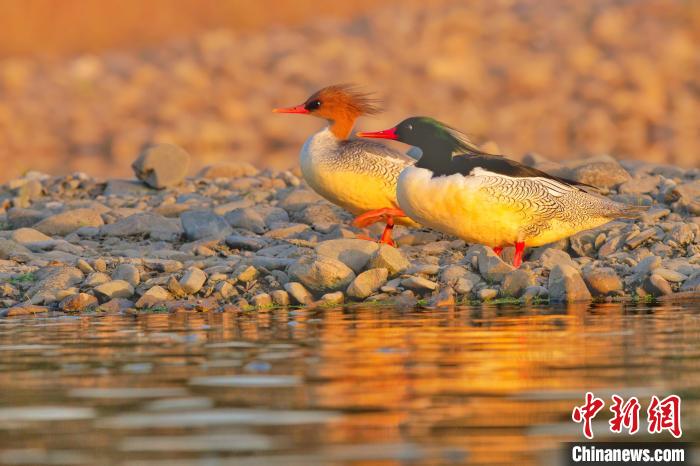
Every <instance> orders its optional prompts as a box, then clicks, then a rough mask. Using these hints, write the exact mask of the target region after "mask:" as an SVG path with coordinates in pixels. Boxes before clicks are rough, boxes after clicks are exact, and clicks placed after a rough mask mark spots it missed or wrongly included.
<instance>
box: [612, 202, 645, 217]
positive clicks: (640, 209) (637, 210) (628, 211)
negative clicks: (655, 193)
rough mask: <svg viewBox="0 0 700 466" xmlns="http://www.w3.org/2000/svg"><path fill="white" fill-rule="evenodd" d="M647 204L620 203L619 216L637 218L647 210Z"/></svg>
mask: <svg viewBox="0 0 700 466" xmlns="http://www.w3.org/2000/svg"><path fill="white" fill-rule="evenodd" d="M649 207H650V206H647V205H628V204H622V205H621V208H620V212H619V214H618V215H619V217H620V218H629V219H637V218H639V217H641V216H642V215H643V214H644V213H646V212H647V211H648V210H649Z"/></svg>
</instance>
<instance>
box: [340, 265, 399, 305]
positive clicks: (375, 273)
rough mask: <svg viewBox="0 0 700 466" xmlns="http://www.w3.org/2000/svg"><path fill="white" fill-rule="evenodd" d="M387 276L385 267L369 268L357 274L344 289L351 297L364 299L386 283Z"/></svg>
mask: <svg viewBox="0 0 700 466" xmlns="http://www.w3.org/2000/svg"><path fill="white" fill-rule="evenodd" d="M388 276H389V271H388V270H387V269H369V270H366V271H364V272H362V273H361V274H359V275H358V276H357V277H355V279H354V280H353V281H352V283H350V286H348V289H347V291H346V293H347V295H348V296H349V297H351V298H356V299H365V298H367V297H369V296H370V295H371V294H373V293H375V292H376V291H377V290H378V289H379V288H380V287H382V285H384V284H385V283H386V280H387V278H388Z"/></svg>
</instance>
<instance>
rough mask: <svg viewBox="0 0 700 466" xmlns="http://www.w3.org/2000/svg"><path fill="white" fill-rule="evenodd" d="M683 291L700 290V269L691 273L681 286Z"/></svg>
mask: <svg viewBox="0 0 700 466" xmlns="http://www.w3.org/2000/svg"><path fill="white" fill-rule="evenodd" d="M681 291H700V271H698V272H695V273H694V274H693V275H691V276H690V277H689V278H688V279H687V280H686V281H685V282H683V286H681Z"/></svg>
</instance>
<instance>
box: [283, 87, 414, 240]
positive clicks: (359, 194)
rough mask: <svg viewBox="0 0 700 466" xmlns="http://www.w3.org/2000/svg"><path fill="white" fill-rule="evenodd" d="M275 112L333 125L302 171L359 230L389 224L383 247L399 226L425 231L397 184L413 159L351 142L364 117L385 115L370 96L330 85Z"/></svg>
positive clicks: (304, 157) (306, 151) (307, 146)
mask: <svg viewBox="0 0 700 466" xmlns="http://www.w3.org/2000/svg"><path fill="white" fill-rule="evenodd" d="M273 112H275V113H302V114H308V115H312V116H315V117H319V118H323V119H325V120H326V121H328V126H327V127H326V128H324V129H323V130H321V131H319V132H318V133H316V134H314V135H313V136H311V137H310V138H309V139H307V140H306V142H305V143H304V146H303V147H302V149H301V171H302V173H303V175H304V179H305V180H306V182H307V183H308V184H309V186H311V188H312V189H313V190H314V191H316V192H317V193H319V194H320V195H321V196H323V197H325V198H326V199H328V200H329V201H330V202H332V203H333V204H336V205H339V206H340V207H343V208H344V209H347V210H349V211H350V212H351V213H353V214H354V215H357V216H358V217H357V218H355V220H354V221H353V224H354V225H355V226H358V227H364V226H367V225H369V224H371V223H374V222H377V221H380V220H383V221H385V222H386V228H385V229H384V232H383V234H382V237H381V239H380V242H382V243H387V244H391V245H393V244H394V243H393V241H392V239H391V232H392V229H393V227H394V223H401V224H404V225H408V226H413V227H417V226H419V225H418V224H417V223H415V222H414V221H413V220H411V219H409V218H408V217H406V214H404V213H403V211H401V209H400V208H399V205H398V203H397V201H396V181H397V179H398V177H399V174H400V173H401V171H402V170H403V169H404V168H406V167H407V166H409V165H410V164H411V163H412V162H413V160H410V159H408V158H407V157H406V156H404V155H403V154H401V153H400V152H398V151H395V150H393V149H390V148H388V147H386V146H384V145H382V144H377V143H374V142H370V141H363V140H361V139H354V138H353V139H348V136H349V135H350V132H351V131H352V127H353V126H354V124H355V120H356V119H357V118H358V117H360V116H362V115H374V114H376V113H378V112H379V108H378V107H377V106H376V102H375V101H374V100H372V99H371V98H369V96H368V95H367V94H362V93H360V92H358V91H357V90H355V89H354V88H352V87H351V86H348V85H335V86H329V87H326V88H323V89H321V90H320V91H318V92H316V93H314V94H313V95H312V96H311V97H309V98H308V99H306V101H305V102H304V103H303V104H301V105H297V106H296V107H289V108H276V109H274V110H273Z"/></svg>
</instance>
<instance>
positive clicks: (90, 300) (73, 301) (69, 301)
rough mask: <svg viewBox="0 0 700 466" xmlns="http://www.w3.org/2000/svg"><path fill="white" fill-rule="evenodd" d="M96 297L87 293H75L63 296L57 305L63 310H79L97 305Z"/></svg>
mask: <svg viewBox="0 0 700 466" xmlns="http://www.w3.org/2000/svg"><path fill="white" fill-rule="evenodd" d="M97 304H98V303H97V298H95V297H94V296H92V295H90V294H87V293H77V294H74V295H71V296H67V297H66V298H63V300H62V301H61V302H60V303H59V305H58V307H59V309H61V310H62V311H64V312H81V311H85V310H87V309H89V308H91V307H97Z"/></svg>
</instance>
